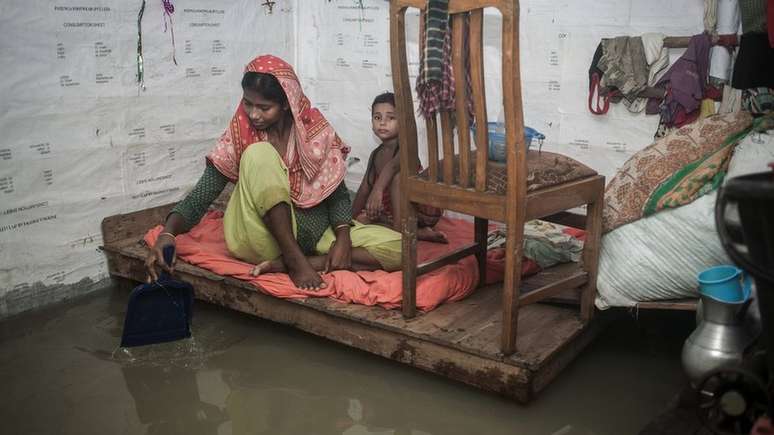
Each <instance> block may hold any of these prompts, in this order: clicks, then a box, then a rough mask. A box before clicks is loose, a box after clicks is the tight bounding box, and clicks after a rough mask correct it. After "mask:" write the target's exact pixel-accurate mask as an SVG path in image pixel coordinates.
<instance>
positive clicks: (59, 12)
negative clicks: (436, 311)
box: [0, 0, 703, 317]
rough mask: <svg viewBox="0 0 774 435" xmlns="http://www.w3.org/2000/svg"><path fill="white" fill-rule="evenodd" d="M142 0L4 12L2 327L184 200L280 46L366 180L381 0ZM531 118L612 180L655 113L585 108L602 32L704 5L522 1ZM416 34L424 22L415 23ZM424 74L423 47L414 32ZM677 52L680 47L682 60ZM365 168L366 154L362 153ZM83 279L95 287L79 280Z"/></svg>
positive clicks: (492, 94) (671, 30)
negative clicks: (107, 233) (143, 221)
mask: <svg viewBox="0 0 774 435" xmlns="http://www.w3.org/2000/svg"><path fill="white" fill-rule="evenodd" d="M172 3H173V4H174V6H175V8H176V9H175V12H174V14H172V22H173V24H172V29H173V30H174V37H175V50H174V54H175V59H176V60H177V65H175V64H174V62H173V46H172V41H171V33H170V29H169V28H167V31H166V32H165V24H164V14H163V6H162V0H146V6H145V11H144V15H143V18H142V45H143V55H144V85H145V89H144V90H141V89H140V87H139V85H138V82H137V42H138V41H137V40H138V26H137V21H138V12H139V10H140V7H141V5H142V0H131V1H129V0H53V1H51V2H49V1H41V0H7V1H4V2H2V3H0V60H1V62H2V74H0V101H2V106H0V131H1V132H2V136H0V317H3V316H6V315H9V314H14V313H17V312H20V311H24V310H26V309H29V308H32V307H35V306H39V305H43V304H45V303H48V302H52V301H55V300H59V299H63V298H65V297H68V296H70V295H72V294H74V293H77V292H78V291H79V290H73V289H72V288H73V286H71V285H72V284H78V285H77V286H75V287H78V288H87V287H88V285H87V284H90V283H95V282H98V281H100V280H101V279H104V278H105V277H106V266H105V261H104V258H103V255H102V254H101V253H100V252H99V251H98V250H97V247H98V246H99V245H100V243H101V236H100V228H99V224H100V221H101V220H102V218H104V217H105V216H109V215H113V214H117V213H125V212H129V211H134V210H139V209H143V208H148V207H153V206H157V205H161V204H165V203H168V202H172V201H175V200H178V199H180V198H181V196H182V195H184V194H185V192H186V191H187V190H188V189H190V187H191V186H192V185H193V184H194V183H195V182H196V179H197V177H198V175H199V174H200V173H201V170H202V168H203V164H204V154H205V153H206V151H207V150H208V149H209V148H210V147H211V146H212V145H213V143H214V141H215V140H216V138H217V137H218V136H219V135H220V134H221V133H222V131H223V129H224V128H225V126H226V124H227V122H228V120H229V119H230V117H231V115H232V114H233V111H234V108H235V107H236V104H237V103H238V101H239V97H240V89H239V80H240V77H241V71H242V67H243V66H244V64H245V63H246V62H247V61H249V60H250V59H251V58H252V57H253V56H254V55H256V54H259V53H273V54H276V55H278V56H280V57H283V58H285V59H287V60H288V61H290V62H291V63H293V64H294V65H295V66H296V69H297V72H298V74H299V76H300V78H301V80H302V85H303V87H304V89H305V91H306V93H307V95H308V96H309V97H310V99H311V100H312V103H313V104H314V105H316V106H318V107H319V108H320V110H321V111H322V112H323V113H324V114H325V115H326V117H328V119H329V121H330V122H331V123H332V124H333V126H334V127H335V128H336V129H337V131H338V132H339V134H340V136H341V137H342V138H343V139H344V140H345V141H346V142H347V143H348V144H349V145H350V146H351V147H352V150H353V151H352V154H351V156H352V159H351V161H350V164H351V168H350V175H349V176H348V177H347V183H348V185H349V187H350V188H351V189H356V188H357V183H359V181H360V178H361V177H362V174H363V171H364V170H365V164H366V162H367V159H368V155H369V152H370V151H371V150H372V149H373V147H374V146H376V145H377V143H376V140H375V138H374V137H373V135H372V134H371V129H370V121H369V119H370V113H369V110H370V104H371V100H372V99H373V97H374V96H375V95H376V94H378V93H380V92H382V91H384V90H390V89H391V88H392V81H391V80H392V79H391V76H390V63H389V18H388V9H389V4H388V2H387V1H386V0H364V1H357V0H332V1H329V0H304V1H300V0H276V2H274V6H273V8H272V11H271V13H269V7H268V6H266V5H265V4H264V3H265V2H263V1H259V0H238V1H237V0H228V1H224V0H173V2H172ZM521 11H522V15H521V26H522V28H521V30H522V36H521V47H522V52H521V62H522V78H523V90H524V99H525V100H524V103H525V119H526V123H527V125H529V126H531V127H533V128H536V129H538V130H539V131H541V132H543V133H545V134H546V136H547V140H546V143H545V145H544V149H548V150H558V151H560V152H563V153H566V154H568V155H571V156H573V157H575V158H577V159H579V160H581V161H583V162H585V163H587V164H589V165H591V166H593V167H594V168H596V169H597V170H599V171H600V172H602V173H604V174H605V175H607V176H611V175H612V174H613V173H614V172H615V170H616V168H617V167H618V166H619V165H621V164H622V163H623V162H624V161H625V160H626V159H627V158H628V157H629V156H630V155H631V154H633V153H634V152H635V151H636V150H638V149H640V148H642V147H644V146H645V145H647V144H648V143H650V141H651V138H652V135H653V133H654V131H655V128H656V124H657V121H658V120H657V119H656V117H646V116H645V115H641V114H640V115H634V114H630V113H628V112H627V111H626V110H625V109H624V108H622V107H613V108H612V109H611V111H610V112H609V114H608V115H605V116H601V117H595V116H593V115H591V114H589V113H588V110H587V109H586V98H587V91H588V79H587V70H588V67H589V62H590V60H591V56H592V54H593V52H594V50H595V48H596V45H597V43H598V42H599V39H600V38H602V37H611V36H619V35H637V34H641V33H644V32H654V31H655V32H662V33H665V34H667V35H692V34H694V33H698V32H700V31H701V30H702V13H703V2H702V1H701V0H685V1H680V2H672V1H667V0H628V1H621V0H566V1H554V0H531V1H522V6H521ZM496 18H497V12H496V11H487V16H486V24H485V25H486V26H487V27H486V40H485V56H486V65H485V71H486V74H487V89H488V95H487V99H488V100H487V102H488V104H489V106H490V114H489V116H490V119H492V120H494V119H496V117H497V115H498V113H499V109H498V105H499V104H500V99H499V98H500V96H499V95H498V94H497V93H496V89H497V84H498V83H499V69H500V61H499V46H500V42H499V37H498V36H497V32H499V27H498V26H497V25H496ZM410 23H413V25H414V26H416V23H417V19H416V14H414V16H413V19H411V20H410ZM408 42H409V44H408V45H409V50H410V54H411V55H412V56H413V57H411V58H410V60H409V61H410V65H411V67H412V69H413V70H414V72H413V74H416V71H415V70H416V62H417V56H416V37H415V36H413V35H412V36H411V37H410V38H409V41H408ZM671 54H672V55H673V57H674V56H676V55H679V52H674V53H671ZM358 159H359V161H358ZM84 286H85V287H84Z"/></svg>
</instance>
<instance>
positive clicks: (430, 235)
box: [352, 92, 448, 243]
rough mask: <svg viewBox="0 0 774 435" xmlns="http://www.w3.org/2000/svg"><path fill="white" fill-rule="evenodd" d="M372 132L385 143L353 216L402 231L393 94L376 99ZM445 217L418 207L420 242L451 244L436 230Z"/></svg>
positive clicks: (367, 175)
mask: <svg viewBox="0 0 774 435" xmlns="http://www.w3.org/2000/svg"><path fill="white" fill-rule="evenodd" d="M371 128H372V129H373V131H374V134H375V135H376V137H378V138H379V139H380V140H381V141H382V143H381V145H379V146H378V147H376V149H375V150H374V151H373V152H372V153H371V157H369V159H368V167H367V169H366V173H365V176H364V177H363V181H362V182H361V183H360V188H359V189H358V190H357V195H355V200H354V201H353V202H352V216H354V217H355V219H356V220H357V221H358V222H360V223H363V224H381V225H385V226H388V227H391V228H393V229H395V230H396V231H401V228H400V177H399V176H398V172H399V171H400V158H399V156H398V117H397V114H396V109H395V95H394V94H393V93H392V92H385V93H383V94H381V95H378V96H377V97H376V98H375V99H374V102H373V104H372V105H371ZM442 215H443V210H440V209H438V208H435V207H430V206H424V205H419V206H417V227H418V228H417V239H419V240H427V241H431V242H437V243H448V241H447V240H446V236H445V235H444V234H443V233H441V232H439V231H436V230H434V229H433V228H432V227H433V225H435V224H436V223H437V222H438V220H439V219H440V218H441V216H442Z"/></svg>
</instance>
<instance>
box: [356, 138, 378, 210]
mask: <svg viewBox="0 0 774 435" xmlns="http://www.w3.org/2000/svg"><path fill="white" fill-rule="evenodd" d="M374 154H376V151H372V152H371V156H370V157H368V165H366V173H365V175H363V180H362V181H361V182H360V187H358V189H357V193H356V194H355V199H354V201H352V218H353V219H357V216H358V215H359V214H360V212H361V211H363V208H365V205H366V201H367V200H368V195H369V194H370V193H371V187H370V186H369V185H368V178H369V177H370V173H371V162H372V161H373V159H374Z"/></svg>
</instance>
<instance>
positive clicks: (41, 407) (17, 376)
mask: <svg viewBox="0 0 774 435" xmlns="http://www.w3.org/2000/svg"><path fill="white" fill-rule="evenodd" d="M127 296H128V293H127V292H126V291H125V290H118V289H114V290H111V291H105V292H100V293H99V294H96V295H93V296H88V297H85V298H82V299H79V300H76V301H73V302H69V303H65V304H61V305H58V306H55V307H52V308H49V309H45V310H43V311H38V312H35V313H32V314H26V315H22V316H18V317H15V318H12V319H8V320H5V321H2V322H0V422H2V423H1V426H0V427H2V429H0V433H3V434H25V435H28V434H380V435H382V434H384V435H386V434H414V435H419V434H434V435H444V434H510V435H513V434H526V435H532V434H547V435H548V434H555V435H580V434H583V435H589V434H597V435H601V434H611V435H623V434H635V433H637V432H638V430H639V429H640V428H642V427H643V426H644V425H645V424H646V423H647V422H648V421H649V420H650V419H652V418H653V417H654V416H655V415H656V414H658V413H659V412H660V411H661V410H662V409H663V408H664V406H665V405H666V403H667V402H668V401H669V400H670V399H671V398H672V397H673V396H674V395H675V394H676V393H677V391H678V390H679V388H680V387H681V386H682V382H683V381H684V378H683V375H682V373H681V370H680V363H679V352H680V345H681V341H682V340H683V339H684V338H685V337H686V336H687V335H688V334H689V333H690V316H689V315H682V316H680V315H674V314H672V315H668V316H666V317H665V316H657V317H653V316H652V315H649V316H641V317H640V318H639V319H638V320H636V319H634V318H632V317H631V316H629V315H623V316H621V318H620V319H618V320H616V322H615V323H614V324H613V325H612V327H610V328H608V330H607V331H606V332H605V333H604V334H603V335H602V336H600V337H599V338H598V339H597V340H596V341H595V343H594V344H593V345H592V346H591V347H590V348H588V349H587V350H586V351H585V352H584V353H583V354H582V355H581V356H580V358H579V359H578V360H577V361H576V362H575V363H573V364H572V365H571V366H570V367H569V368H568V369H567V370H566V371H565V372H564V373H562V374H561V376H560V377H559V378H558V379H557V380H556V381H555V382H554V383H553V384H552V385H551V386H550V387H549V388H548V389H547V390H545V391H544V392H543V393H542V394H541V395H540V396H539V397H538V399H537V400H536V401H535V402H533V403H532V404H530V405H529V406H526V407H525V406H519V405H518V404H516V403H514V402H511V401H508V400H506V399H502V398H499V397H497V396H494V395H492V394H488V393H484V392H481V391H478V390H475V389H473V388H470V387H467V386H464V385H460V384H457V383H455V382H452V381H448V380H446V379H442V378H439V377H436V376H433V375H429V374H427V373H424V372H421V371H419V370H416V369H412V368H409V367H404V366H401V365H399V364H397V363H393V362H390V361H387V360H384V359H382V358H379V357H375V356H373V355H369V354H366V353H363V352H360V351H356V350H352V349H349V348H347V347H344V346H341V345H338V344H335V343H331V342H329V341H326V340H323V339H320V338H316V337H314V336H311V335H308V334H305V333H302V332H298V331H295V330H293V329H291V328H287V327H283V326H279V325H274V324H272V323H269V322H266V321H261V320H258V319H256V318H253V317H251V316H247V315H243V314H239V313H236V312H233V311H229V310H226V309H222V308H219V307H215V306H212V305H208V304H204V303H201V302H197V304H195V307H194V328H193V332H194V339H192V340H184V341H179V342H175V343H168V344H163V345H157V346H148V347H145V348H135V349H132V350H124V349H120V348H117V344H118V342H119V338H120V334H121V328H122V322H123V314H124V311H125V304H126V300H127Z"/></svg>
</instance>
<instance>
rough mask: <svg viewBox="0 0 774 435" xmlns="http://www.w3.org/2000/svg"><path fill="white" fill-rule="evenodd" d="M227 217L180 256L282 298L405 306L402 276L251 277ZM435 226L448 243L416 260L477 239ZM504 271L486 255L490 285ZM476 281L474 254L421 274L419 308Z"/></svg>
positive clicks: (454, 225)
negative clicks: (235, 252) (317, 284)
mask: <svg viewBox="0 0 774 435" xmlns="http://www.w3.org/2000/svg"><path fill="white" fill-rule="evenodd" d="M222 217H223V213H222V212H218V211H211V212H209V213H207V215H205V216H204V218H203V219H202V220H201V222H199V224H198V225H196V226H195V227H194V228H192V229H191V231H189V232H188V233H186V234H183V235H180V236H178V237H177V255H178V257H179V258H180V259H182V260H184V261H186V262H187V263H190V264H194V265H196V266H199V267H201V268H203V269H207V270H210V271H212V272H214V273H217V274H218V275H224V276H231V277H234V278H238V279H241V280H245V281H249V282H250V283H252V284H253V285H255V286H256V287H257V288H258V289H260V290H262V291H264V292H266V293H268V294H270V295H272V296H276V297H278V298H305V297H309V296H314V297H330V298H334V299H337V300H340V301H342V302H352V303H358V304H363V305H380V306H382V307H384V308H398V307H400V301H401V295H402V291H401V289H402V282H401V280H402V278H401V272H385V271H381V270H379V271H373V272H350V271H335V272H331V273H328V274H325V275H324V276H323V279H324V280H325V282H326V283H327V284H328V287H327V288H325V289H322V290H320V291H317V292H313V291H305V290H301V289H298V288H296V286H295V285H293V282H292V281H291V280H290V278H289V277H288V275H287V274H284V273H269V274H264V275H260V276H257V277H254V276H251V275H250V270H251V269H252V265H251V264H249V263H245V262H243V261H240V260H237V259H236V258H233V257H231V256H230V255H229V253H228V250H227V249H226V242H225V241H224V238H223V219H222ZM435 228H436V229H438V230H439V231H442V232H444V233H445V234H446V236H447V238H448V239H449V244H448V245H442V244H438V243H430V242H419V243H418V244H417V257H418V258H419V262H420V263H421V262H424V261H427V260H429V259H432V258H437V257H439V256H440V255H442V254H444V253H446V252H449V251H451V250H454V249H456V248H458V247H460V246H462V245H464V244H467V243H470V242H471V241H472V238H473V223H472V222H467V221H464V220H459V219H449V218H446V217H444V218H442V219H441V220H440V221H439V222H438V225H436V227H435ZM161 230H162V227H161V226H158V227H155V228H153V229H151V230H150V231H148V233H147V234H146V235H145V241H146V242H147V243H148V244H149V245H151V246H152V245H153V244H154V243H155V242H156V237H157V236H158V234H159V233H160V232H161ZM504 269H505V253H504V250H503V249H493V250H490V251H489V252H488V254H487V276H486V282H487V283H494V282H497V281H501V280H502V279H503V271H504ZM538 271H539V267H538V266H537V264H536V263H535V262H533V261H531V260H529V259H526V258H525V259H524V261H523V262H522V274H523V275H530V274H533V273H536V272H538ZM476 282H478V266H477V264H476V259H475V257H474V256H470V257H467V258H464V259H462V260H460V261H459V262H457V263H456V264H453V265H448V266H445V267H442V268H440V269H438V270H435V271H433V272H430V273H428V274H425V275H422V276H420V277H419V278H418V279H417V307H418V308H419V309H420V310H423V311H430V310H432V309H433V308H435V307H437V306H438V305H440V304H442V303H443V302H446V301H458V300H460V299H463V298H464V297H465V296H467V295H469V294H470V293H471V292H473V290H474V288H475V285H476Z"/></svg>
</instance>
